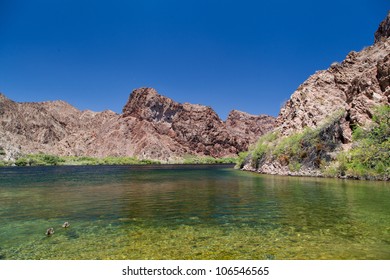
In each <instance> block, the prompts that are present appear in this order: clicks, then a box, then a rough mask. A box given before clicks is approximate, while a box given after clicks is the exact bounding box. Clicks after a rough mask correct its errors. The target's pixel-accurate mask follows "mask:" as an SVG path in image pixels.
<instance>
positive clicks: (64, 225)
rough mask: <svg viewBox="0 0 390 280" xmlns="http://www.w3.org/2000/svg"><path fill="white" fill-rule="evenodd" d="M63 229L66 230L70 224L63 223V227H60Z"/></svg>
mask: <svg viewBox="0 0 390 280" xmlns="http://www.w3.org/2000/svg"><path fill="white" fill-rule="evenodd" d="M62 227H63V228H68V227H70V224H69V223H68V222H65V223H64V224H63V225H62Z"/></svg>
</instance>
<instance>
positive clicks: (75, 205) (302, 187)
mask: <svg viewBox="0 0 390 280" xmlns="http://www.w3.org/2000/svg"><path fill="white" fill-rule="evenodd" d="M65 221H67V222H69V223H70V227H69V228H62V226H61V225H62V224H63V223H64V222H65ZM50 227H53V228H54V231H55V232H54V234H53V235H51V236H49V237H48V236H46V235H45V232H46V229H47V228H50ZM0 259H78V260H80V259H116V260H118V259H142V260H144V259H185V260H191V259H201V260H207V259H278V260H280V259H281V260H285V259H386V260H389V259H390V183H389V182H370V181H346V180H339V179H323V178H303V177H282V176H270V175H260V174H254V173H249V172H243V171H238V170H234V169H233V168H231V167H229V166H207V165H161V166H159V165H158V166H150V165H147V166H61V167H56V166H53V167H5V168H0Z"/></svg>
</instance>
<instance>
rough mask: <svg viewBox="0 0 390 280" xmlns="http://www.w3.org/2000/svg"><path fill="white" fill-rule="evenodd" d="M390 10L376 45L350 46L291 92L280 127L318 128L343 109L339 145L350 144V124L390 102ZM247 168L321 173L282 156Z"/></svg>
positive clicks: (285, 131) (363, 121) (286, 130)
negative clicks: (285, 160)
mask: <svg viewBox="0 0 390 280" xmlns="http://www.w3.org/2000/svg"><path fill="white" fill-rule="evenodd" d="M389 36H390V12H389V13H388V15H387V17H386V19H385V20H383V22H382V23H381V24H380V26H379V28H378V30H377V31H376V32H375V43H374V45H372V46H370V47H367V48H365V49H363V50H362V51H360V52H355V51H351V52H350V53H349V54H348V55H347V57H346V58H345V59H344V61H342V62H341V63H333V64H332V65H331V66H330V67H329V69H327V70H322V71H317V72H316V73H315V74H313V75H312V76H311V77H309V78H308V79H307V80H306V81H305V82H304V83H303V84H301V85H300V86H299V87H298V89H297V90H296V91H295V92H294V93H293V94H292V95H291V97H290V99H289V100H288V101H287V102H286V104H285V105H284V106H283V108H282V109H281V111H280V113H279V115H278V117H277V120H276V129H275V131H278V132H279V133H280V134H281V135H282V136H289V135H292V134H294V133H297V132H300V131H303V130H304V129H305V128H313V129H314V128H318V127H320V126H321V125H323V124H324V122H326V121H327V120H328V119H329V118H330V117H331V116H332V115H334V114H340V113H342V116H341V117H340V118H339V119H338V121H337V122H335V123H334V125H337V126H338V127H340V129H337V133H336V134H335V135H334V137H335V140H334V141H335V143H337V145H336V146H335V149H334V150H333V151H329V153H330V154H332V153H334V152H336V151H337V150H343V149H344V150H345V149H349V148H350V146H351V141H352V128H353V127H356V126H365V125H367V124H369V123H370V122H371V121H372V116H373V112H374V109H375V108H376V107H377V106H379V105H389V103H390V39H389ZM244 169H247V170H253V171H254V170H257V171H259V172H262V173H272V174H283V175H314V176H318V175H320V174H321V172H320V171H319V169H318V168H312V167H309V166H306V167H305V166H303V168H302V169H301V170H300V171H299V172H296V171H295V172H294V171H291V170H289V168H287V166H283V164H281V163H280V162H278V161H264V162H262V163H261V164H260V165H258V166H257V167H253V164H250V162H249V161H247V163H246V164H245V166H244Z"/></svg>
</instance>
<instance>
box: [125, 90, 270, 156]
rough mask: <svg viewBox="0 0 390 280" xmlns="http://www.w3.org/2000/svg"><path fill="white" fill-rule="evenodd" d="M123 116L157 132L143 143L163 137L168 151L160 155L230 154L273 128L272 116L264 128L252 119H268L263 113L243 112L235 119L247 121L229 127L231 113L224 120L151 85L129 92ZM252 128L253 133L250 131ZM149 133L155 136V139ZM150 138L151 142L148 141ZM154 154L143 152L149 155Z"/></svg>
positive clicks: (153, 143) (242, 148)
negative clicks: (253, 114)
mask: <svg viewBox="0 0 390 280" xmlns="http://www.w3.org/2000/svg"><path fill="white" fill-rule="evenodd" d="M243 114H244V113H243ZM123 117H125V118H129V117H130V118H135V119H137V120H139V121H140V122H143V123H147V125H148V126H150V127H152V128H153V129H154V130H155V131H156V132H157V133H149V134H148V141H144V144H143V145H145V147H147V146H159V145H158V144H157V143H161V138H162V137H164V138H165V139H166V143H164V142H163V146H164V147H165V148H168V149H169V150H167V151H165V152H164V155H163V156H160V158H161V157H162V158H166V157H169V156H171V157H172V156H174V157H180V156H182V155H185V154H196V155H209V156H213V157H224V156H233V155H235V154H237V153H238V152H241V151H244V150H246V149H247V148H248V145H249V144H250V143H253V142H255V141H256V140H257V138H258V137H259V136H260V135H262V134H263V133H265V132H267V131H269V130H270V129H271V128H273V126H272V125H271V124H272V123H273V121H274V118H273V117H268V119H267V120H268V121H269V123H267V124H265V123H264V124H265V125H264V127H263V126H262V124H263V123H262V122H261V121H260V122H257V123H256V122H255V121H254V120H257V119H264V118H267V117H266V116H251V115H249V114H246V115H245V117H241V120H239V119H237V121H243V120H244V119H245V118H247V119H248V122H247V123H246V124H245V123H242V125H241V126H240V127H237V128H236V129H233V128H232V127H231V122H232V121H234V116H233V115H232V116H230V117H229V118H228V120H227V122H226V123H225V122H223V121H222V120H221V119H220V118H219V117H218V115H217V114H216V113H215V111H214V110H213V109H212V108H210V107H207V106H202V105H195V104H189V103H184V104H180V103H177V102H175V101H173V100H172V99H170V98H167V97H164V96H161V95H159V94H158V93H157V92H156V91H155V90H154V89H151V88H141V89H137V90H135V91H133V92H132V94H131V95H130V97H129V101H128V102H127V104H126V105H125V107H124V109H123ZM256 126H258V127H256ZM251 130H253V132H251V133H249V131H251ZM137 134H139V133H137V131H135V135H137ZM151 135H155V137H156V139H155V140H154V141H153V139H154V138H153V137H152V138H151ZM138 138H140V136H138ZM150 141H152V143H149V142H150ZM161 148H162V147H158V148H156V149H154V148H146V149H144V150H145V151H152V150H156V152H157V151H158V150H159V151H161V150H163V151H164V150H165V149H161ZM153 156H154V155H151V154H147V155H145V157H148V158H152V157H153ZM167 160H169V158H168V159H167Z"/></svg>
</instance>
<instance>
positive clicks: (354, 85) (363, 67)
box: [277, 39, 390, 140]
mask: <svg viewBox="0 0 390 280" xmlns="http://www.w3.org/2000/svg"><path fill="white" fill-rule="evenodd" d="M389 54H390V40H389V39H387V40H386V41H380V42H378V43H376V44H375V45H373V46H370V47H368V48H366V49H364V50H362V51H360V52H350V53H349V54H348V55H347V57H346V59H345V60H344V61H343V62H342V63H334V64H332V66H331V67H330V68H329V69H328V70H324V71H318V72H316V73H315V74H314V75H312V76H311V77H310V78H309V79H308V80H306V81H305V82H304V83H303V84H302V85H301V86H299V88H298V89H297V90H296V91H295V92H294V93H293V94H292V96H291V98H290V99H289V100H288V102H287V103H286V105H285V106H284V107H283V108H282V109H281V111H280V114H279V116H278V118H277V125H278V127H280V129H281V131H282V133H283V134H284V135H289V134H291V133H293V132H295V131H299V130H302V129H303V128H305V127H306V126H308V127H311V128H314V127H317V126H318V125H319V124H321V123H322V122H323V121H324V120H326V119H327V118H328V117H329V116H330V115H332V114H334V113H335V112H337V111H340V110H344V111H345V117H344V123H345V129H344V138H345V139H349V140H350V139H351V129H350V127H352V126H354V125H365V124H366V123H367V122H370V121H371V118H372V114H373V110H374V108H375V107H376V106H378V105H381V104H389Z"/></svg>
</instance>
